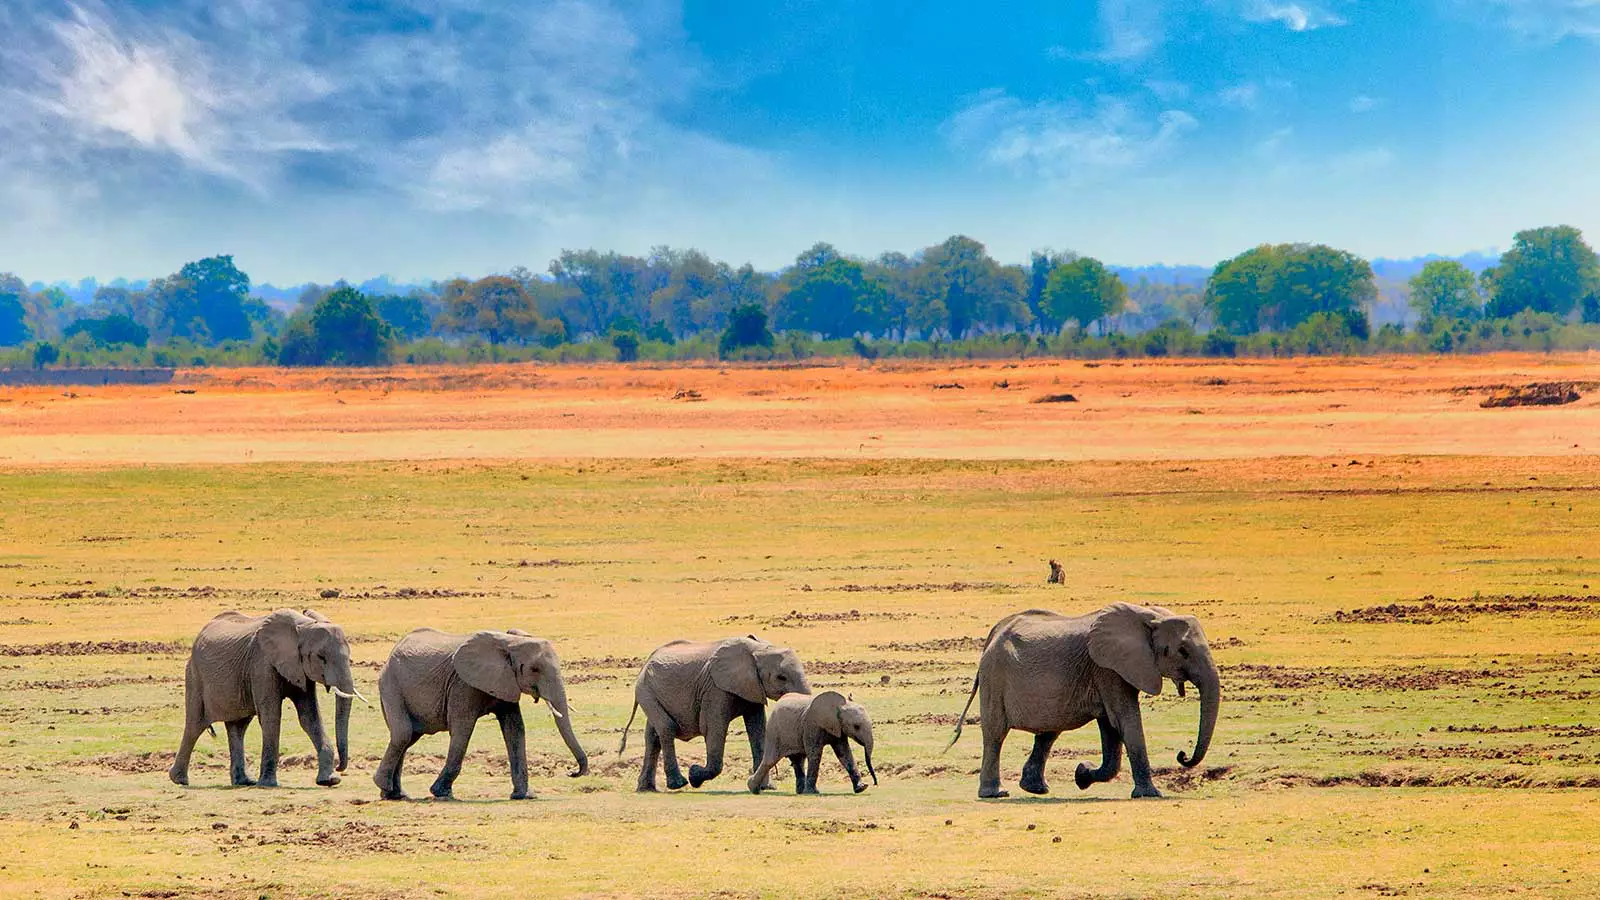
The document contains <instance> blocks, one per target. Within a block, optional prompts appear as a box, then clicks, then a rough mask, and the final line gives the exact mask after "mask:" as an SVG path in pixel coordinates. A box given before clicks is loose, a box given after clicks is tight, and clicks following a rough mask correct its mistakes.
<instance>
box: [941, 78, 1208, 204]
mask: <svg viewBox="0 0 1600 900" xmlns="http://www.w3.org/2000/svg"><path fill="white" fill-rule="evenodd" d="M1198 126H1199V122H1198V121H1197V120H1196V119H1195V118H1194V117H1193V116H1191V115H1189V114H1188V113H1186V112H1183V111H1181V110H1175V109H1169V110H1165V111H1162V112H1160V113H1157V114H1155V115H1153V116H1150V115H1141V114H1140V113H1139V112H1138V111H1136V109H1135V107H1134V105H1133V104H1132V103H1131V102H1130V101H1128V100H1126V99H1123V98H1119V97H1112V96H1102V97H1099V98H1097V99H1096V101H1095V103H1094V105H1093V106H1092V107H1087V108H1086V107H1083V106H1079V105H1077V104H1070V103H1055V102H1050V101H1042V102H1039V103H1032V104H1030V103H1024V102H1023V101H1021V100H1019V99H1017V98H1016V97H1013V96H1011V95H1010V94H1007V93H1005V92H1004V91H1000V90H989V91H985V92H983V93H981V94H979V95H977V96H976V97H974V98H972V99H971V101H970V102H968V103H967V105H966V106H965V107H963V108H962V109H961V110H960V111H959V112H957V113H956V114H955V115H953V116H951V117H950V118H949V119H948V120H946V122H945V123H944V126H943V132H944V134H945V137H946V139H947V140H949V141H950V143H951V144H952V145H953V146H954V147H956V148H957V149H961V150H965V151H968V152H974V153H976V154H977V155H978V156H979V158H981V159H982V160H983V161H985V162H987V163H989V164H991V165H998V166H1004V167H1007V168H1012V169H1015V170H1018V171H1023V172H1028V173H1033V174H1038V175H1041V176H1043V177H1045V178H1048V179H1050V180H1055V181H1064V182H1069V183H1084V182H1090V181H1097V180H1100V179H1101V178H1103V177H1106V176H1108V175H1111V174H1115V173H1126V172H1130V171H1136V170H1139V169H1142V168H1144V167H1145V166H1147V165H1149V164H1150V163H1152V162H1154V161H1155V160H1157V159H1159V158H1161V157H1162V156H1163V155H1165V154H1166V153H1167V152H1168V151H1169V150H1171V149H1172V147H1173V146H1174V145H1175V144H1177V143H1178V141H1179V140H1180V139H1181V138H1182V137H1183V135H1185V134H1187V133H1188V132H1190V131H1193V130H1194V129H1195V128H1197V127H1198Z"/></svg>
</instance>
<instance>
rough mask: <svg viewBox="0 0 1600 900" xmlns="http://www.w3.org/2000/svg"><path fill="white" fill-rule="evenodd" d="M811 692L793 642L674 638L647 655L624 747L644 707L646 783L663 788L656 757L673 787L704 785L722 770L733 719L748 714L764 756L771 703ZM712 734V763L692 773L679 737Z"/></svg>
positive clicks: (756, 752)
mask: <svg viewBox="0 0 1600 900" xmlns="http://www.w3.org/2000/svg"><path fill="white" fill-rule="evenodd" d="M791 692H792V693H799V694H809V693H811V684H810V683H809V682H807V681H806V670H805V667H804V666H803V665H801V664H800V658H799V657H798V656H796V655H795V652H794V651H793V650H790V649H789V648H787V647H774V646H773V645H771V644H769V643H767V642H766V641H763V640H761V639H759V638H757V637H755V636H754V635H748V636H746V637H742V638H728V639H726V640H721V641H673V642H671V643H669V644H663V645H662V646H660V647H658V648H656V651H655V652H654V653H652V654H650V658H649V659H647V660H645V664H644V668H643V669H642V670H640V672H639V679H638V681H636V682H634V686H633V713H632V714H631V715H629V716H628V724H627V727H625V728H623V729H622V743H621V744H620V745H619V746H618V747H617V755H619V756H620V755H621V754H622V751H623V750H625V749H627V746H628V729H629V728H632V727H633V719H634V716H637V715H638V714H639V710H640V708H643V709H644V716H645V729H644V763H643V765H642V766H641V767H640V769H639V785H638V788H637V790H639V791H654V790H655V789H656V761H657V759H658V758H659V759H660V761H661V767H662V768H663V769H665V770H666V773H667V787H668V788H669V789H671V790H677V789H678V788H681V787H683V786H684V785H685V784H692V785H694V786H695V787H699V786H700V785H702V784H705V783H706V782H707V781H710V780H711V779H713V778H715V777H717V775H719V774H720V773H721V772H722V751H723V747H724V745H726V743H727V740H728V724H729V723H730V722H732V721H733V719H734V717H735V716H740V717H742V718H743V719H744V730H745V734H746V736H748V737H749V739H750V765H751V766H752V767H755V766H758V765H760V763H761V744H762V738H763V736H764V734H765V732H766V726H767V716H766V703H767V699H768V698H769V697H770V698H771V699H773V700H776V699H778V698H780V697H782V696H783V695H785V694H788V693H791ZM702 735H704V736H705V739H706V764H705V765H704V766H690V767H689V778H688V780H687V781H686V780H684V777H683V773H682V772H681V771H679V769H678V752H677V749H676V748H675V747H674V746H673V744H674V742H675V741H687V740H692V739H694V738H697V737H700V736H702Z"/></svg>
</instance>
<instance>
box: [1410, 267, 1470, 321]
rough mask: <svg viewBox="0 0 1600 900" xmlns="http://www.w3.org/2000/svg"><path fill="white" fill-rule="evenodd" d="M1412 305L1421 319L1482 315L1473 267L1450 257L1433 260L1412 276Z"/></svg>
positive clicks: (1466, 317) (1461, 317)
mask: <svg viewBox="0 0 1600 900" xmlns="http://www.w3.org/2000/svg"><path fill="white" fill-rule="evenodd" d="M1410 285H1411V300H1410V302H1411V308H1412V309H1415V310H1416V311H1417V315H1419V316H1421V317H1422V319H1423V321H1428V320H1431V319H1476V318H1478V317H1479V316H1481V315H1483V298H1482V296H1480V295H1479V294H1478V279H1477V278H1476V277H1475V276H1474V275H1473V274H1472V270H1471V269H1468V268H1467V267H1466V266H1464V265H1462V264H1461V263H1459V262H1456V261H1455V260H1453V259H1436V260H1432V261H1430V262H1429V263H1428V264H1427V265H1425V266H1423V267H1422V271H1421V272H1418V273H1417V274H1416V275H1415V276H1413V277H1412V279H1411V281H1410Z"/></svg>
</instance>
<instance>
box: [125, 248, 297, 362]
mask: <svg viewBox="0 0 1600 900" xmlns="http://www.w3.org/2000/svg"><path fill="white" fill-rule="evenodd" d="M150 290H151V292H152V293H153V294H154V295H155V298H156V303H157V305H158V307H159V308H160V310H161V317H162V320H163V328H162V330H163V331H165V332H166V333H167V334H169V335H171V336H172V337H180V338H188V339H189V340H193V341H197V342H199V343H209V344H217V343H221V342H222V341H242V340H248V339H249V338H250V336H251V334H252V332H253V330H254V329H253V323H254V322H255V321H265V319H266V318H267V316H268V310H267V307H266V304H264V303H262V302H261V301H259V300H253V299H252V298H251V297H250V276H249V275H246V274H245V273H244V272H242V271H240V270H239V267H238V266H235V265H234V264H233V257H232V256H209V257H206V258H205V259H201V260H196V261H195V262H191V263H188V264H186V265H185V266H184V267H183V268H182V269H179V270H178V273H177V274H176V275H173V276H171V277H169V278H162V279H157V280H156V281H155V282H153V283H152V284H151V286H150Z"/></svg>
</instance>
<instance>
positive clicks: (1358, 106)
mask: <svg viewBox="0 0 1600 900" xmlns="http://www.w3.org/2000/svg"><path fill="white" fill-rule="evenodd" d="M1381 105H1383V101H1382V100H1379V99H1377V98H1376V97H1369V96H1367V95H1366V94H1360V95H1357V96H1355V97H1351V98H1350V111H1351V112H1353V113H1356V114H1360V113H1365V112H1372V111H1373V110H1375V109H1377V108H1378V107H1379V106H1381Z"/></svg>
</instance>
